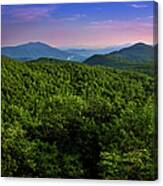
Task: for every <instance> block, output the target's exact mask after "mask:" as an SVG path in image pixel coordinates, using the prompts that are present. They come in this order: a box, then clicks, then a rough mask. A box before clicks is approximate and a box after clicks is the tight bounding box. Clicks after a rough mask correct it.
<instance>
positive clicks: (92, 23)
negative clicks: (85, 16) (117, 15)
mask: <svg viewBox="0 0 163 186" xmlns="http://www.w3.org/2000/svg"><path fill="white" fill-rule="evenodd" d="M112 22H113V20H112V19H108V20H104V21H92V22H90V24H91V25H107V24H110V23H112Z"/></svg>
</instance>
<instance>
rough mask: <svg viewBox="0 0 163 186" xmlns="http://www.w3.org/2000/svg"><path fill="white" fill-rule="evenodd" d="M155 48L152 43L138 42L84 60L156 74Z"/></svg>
mask: <svg viewBox="0 0 163 186" xmlns="http://www.w3.org/2000/svg"><path fill="white" fill-rule="evenodd" d="M154 49H155V48H154V47H152V46H150V45H146V44H143V43H137V44H135V45H133V46H131V47H128V48H124V49H121V50H120V51H116V52H112V53H110V54H105V55H94V56H92V57H90V58H88V59H87V60H86V61H84V63H86V64H89V65H101V66H107V67H112V68H116V69H123V70H132V71H133V70H134V71H138V72H143V73H146V74H149V75H152V76H154V71H155V66H154Z"/></svg>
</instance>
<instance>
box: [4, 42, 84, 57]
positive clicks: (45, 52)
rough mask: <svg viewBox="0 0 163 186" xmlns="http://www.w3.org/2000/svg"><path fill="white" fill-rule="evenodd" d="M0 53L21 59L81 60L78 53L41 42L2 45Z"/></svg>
mask: <svg viewBox="0 0 163 186" xmlns="http://www.w3.org/2000/svg"><path fill="white" fill-rule="evenodd" d="M1 53H2V55H5V56H8V57H11V58H13V59H16V60H21V61H30V60H34V59H38V58H41V57H48V58H56V59H63V60H74V61H82V60H83V58H82V57H80V55H76V54H72V53H70V52H66V51H62V50H60V49H58V48H55V47H51V46H49V45H47V44H45V43H41V42H29V43H26V44H22V45H18V46H11V47H10V46H9V47H3V48H2V50H1Z"/></svg>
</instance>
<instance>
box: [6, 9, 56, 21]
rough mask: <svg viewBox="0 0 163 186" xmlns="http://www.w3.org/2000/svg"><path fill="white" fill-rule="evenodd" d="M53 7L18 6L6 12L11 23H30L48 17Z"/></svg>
mask: <svg viewBox="0 0 163 186" xmlns="http://www.w3.org/2000/svg"><path fill="white" fill-rule="evenodd" d="M55 10H56V9H55V8H54V7H53V8H49V7H47V8H45V7H43V8H41V7H30V6H29V7H18V8H16V9H10V11H9V12H7V13H6V14H7V18H8V21H9V22H10V21H11V22H12V23H28V22H29V23H31V22H36V21H39V20H42V19H46V18H49V17H50V13H51V12H53V13H54V11H55Z"/></svg>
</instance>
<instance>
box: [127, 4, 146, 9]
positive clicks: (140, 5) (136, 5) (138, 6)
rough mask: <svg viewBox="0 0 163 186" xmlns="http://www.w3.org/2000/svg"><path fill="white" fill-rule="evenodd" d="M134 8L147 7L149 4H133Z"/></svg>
mask: <svg viewBox="0 0 163 186" xmlns="http://www.w3.org/2000/svg"><path fill="white" fill-rule="evenodd" d="M131 7H133V8H147V7H148V6H147V5H145V4H131Z"/></svg>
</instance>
